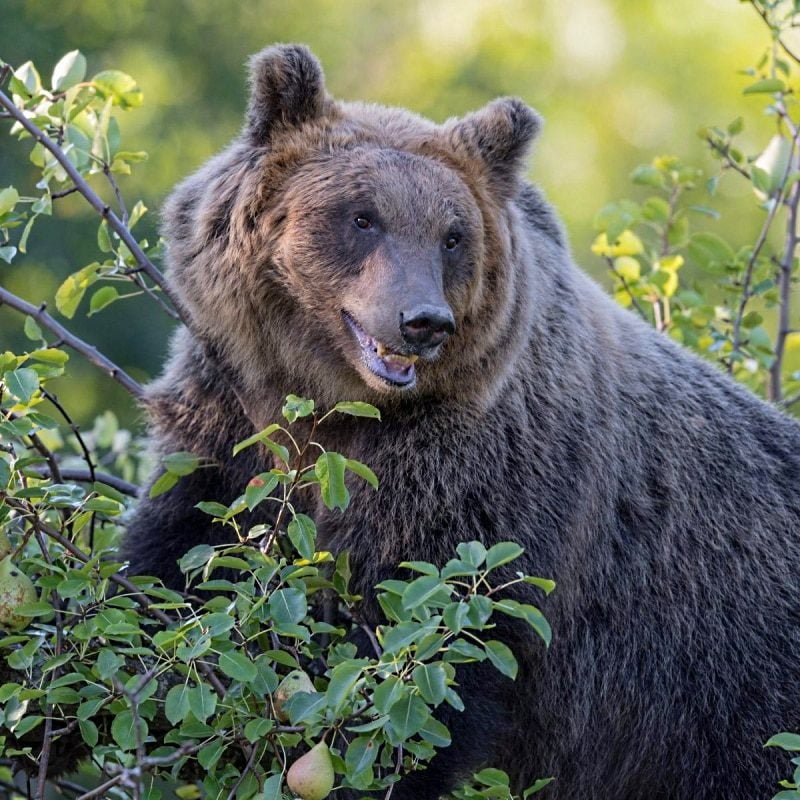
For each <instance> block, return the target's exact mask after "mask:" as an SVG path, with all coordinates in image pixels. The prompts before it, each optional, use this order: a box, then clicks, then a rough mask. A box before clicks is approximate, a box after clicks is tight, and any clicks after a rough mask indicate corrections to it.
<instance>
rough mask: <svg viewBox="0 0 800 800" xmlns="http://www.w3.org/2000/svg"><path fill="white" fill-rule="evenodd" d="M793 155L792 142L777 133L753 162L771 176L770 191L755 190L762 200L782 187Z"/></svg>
mask: <svg viewBox="0 0 800 800" xmlns="http://www.w3.org/2000/svg"><path fill="white" fill-rule="evenodd" d="M791 155H792V143H791V142H790V141H789V140H788V139H787V138H786V137H784V136H780V135H779V134H775V136H773V137H772V138H771V139H770V140H769V143H768V144H767V146H766V147H765V148H764V152H763V153H762V154H761V155H760V156H759V157H758V158H757V159H756V160H755V161H754V162H753V166H754V167H758V168H759V169H763V170H764V172H766V173H767V176H768V177H769V192H768V193H767V192H763V191H761V190H760V189H754V190H753V191H755V193H756V197H758V199H759V200H761V201H762V202H763V201H765V200H766V199H767V197H769V196H772V195H774V194H775V193H776V192H777V191H778V190H779V189H780V188H781V184H782V183H783V179H784V177H785V176H786V170H787V169H788V167H789V159H790V158H791Z"/></svg>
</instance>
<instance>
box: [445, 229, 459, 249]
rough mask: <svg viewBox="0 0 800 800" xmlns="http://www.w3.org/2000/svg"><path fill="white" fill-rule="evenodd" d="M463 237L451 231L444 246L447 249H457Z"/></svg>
mask: <svg viewBox="0 0 800 800" xmlns="http://www.w3.org/2000/svg"><path fill="white" fill-rule="evenodd" d="M460 241H461V239H460V238H459V237H458V236H456V234H455V233H451V234H450V235H449V236H448V237H447V238H446V239H445V240H444V246H445V249H446V250H455V249H456V247H458V243H459V242H460Z"/></svg>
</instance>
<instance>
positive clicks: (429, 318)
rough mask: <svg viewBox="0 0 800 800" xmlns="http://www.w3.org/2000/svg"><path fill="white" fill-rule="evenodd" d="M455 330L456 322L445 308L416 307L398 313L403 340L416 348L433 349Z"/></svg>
mask: <svg viewBox="0 0 800 800" xmlns="http://www.w3.org/2000/svg"><path fill="white" fill-rule="evenodd" d="M455 330H456V321H455V319H454V318H453V312H452V311H451V310H450V309H449V308H448V307H447V306H417V307H416V308H413V309H411V310H410V311H401V312H400V332H401V333H402V334H403V338H404V339H405V340H406V341H407V342H408V343H409V344H413V345H417V346H418V347H435V346H436V345H439V344H441V343H442V342H443V341H444V340H445V338H447V336H448V335H449V334H452V333H455Z"/></svg>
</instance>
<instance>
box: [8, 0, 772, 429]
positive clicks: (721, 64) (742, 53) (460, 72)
mask: <svg viewBox="0 0 800 800" xmlns="http://www.w3.org/2000/svg"><path fill="white" fill-rule="evenodd" d="M1 8H2V26H0V57H2V58H3V59H4V60H6V61H7V62H9V63H11V64H20V63H22V62H23V61H25V60H27V59H29V58H30V59H32V60H33V61H34V62H35V63H36V64H37V65H38V66H39V67H40V68H41V69H42V70H43V74H49V72H48V71H49V69H51V68H52V66H53V64H54V63H55V61H56V60H57V59H58V58H59V57H60V56H61V55H62V54H63V53H64V52H66V51H68V50H72V49H74V48H78V49H80V50H81V51H82V52H83V53H84V54H85V55H86V56H87V58H88V60H89V68H90V71H91V72H96V71H98V70H100V69H104V68H107V67H110V66H113V67H115V68H117V69H121V70H123V71H125V72H128V73H129V74H131V75H133V76H134V77H135V78H136V80H137V81H138V83H139V85H140V86H141V87H142V88H143V90H144V93H145V105H144V106H143V108H141V109H139V110H138V111H137V113H136V114H135V115H131V116H130V117H129V118H128V117H126V115H124V114H123V115H122V116H121V118H120V122H121V126H122V134H123V147H124V146H125V145H126V143H128V144H129V145H131V146H134V145H135V147H134V149H145V150H147V151H148V153H149V154H150V159H149V161H148V162H146V163H145V164H142V165H139V167H138V169H137V170H136V171H135V173H134V176H133V177H132V178H130V179H123V186H122V188H123V191H124V192H125V194H126V195H127V196H129V197H142V198H143V199H144V201H145V203H146V204H147V205H148V207H149V208H150V209H154V210H157V209H158V208H159V207H160V204H161V202H162V200H163V198H164V197H165V195H166V194H167V193H168V192H169V190H170V188H171V187H172V186H173V185H174V184H175V182H176V181H178V180H179V179H180V178H181V177H183V176H185V175H187V174H188V173H190V172H191V171H192V170H193V169H195V168H196V167H198V166H199V165H200V164H201V163H202V162H203V161H204V160H205V159H206V158H207V157H208V156H210V155H211V154H213V153H214V152H216V151H217V150H218V149H219V148H220V147H222V146H223V145H224V144H225V143H226V142H227V141H228V140H229V139H230V138H231V137H232V136H233V135H235V133H236V131H237V129H238V127H239V125H240V121H241V118H242V112H243V108H244V103H245V94H246V87H245V81H244V75H245V70H244V66H243V65H244V63H245V61H246V59H247V57H248V55H249V54H251V53H253V52H255V51H256V50H258V49H260V48H261V47H263V46H264V45H265V44H268V43H272V42H277V41H303V42H306V43H308V44H309V45H310V46H311V47H312V49H313V50H314V51H315V52H316V53H317V55H318V56H319V58H320V59H321V61H322V63H323V65H324V68H325V70H326V74H327V80H328V86H329V89H330V90H331V91H332V92H333V93H334V94H335V95H336V96H338V97H340V98H342V99H364V100H369V101H374V102H380V103H385V104H397V105H403V106H406V107H408V108H410V109H412V110H414V111H417V112H419V113H421V114H423V115H425V116H428V117H431V118H433V119H434V120H437V121H441V120H444V119H446V118H447V117H449V116H451V115H457V114H462V113H464V112H466V111H468V110H471V109H474V108H476V107H479V106H481V105H482V104H484V103H486V102H487V101H489V100H490V99H492V98H493V97H495V96H498V95H502V94H516V95H519V96H521V97H523V98H524V99H525V100H526V101H527V102H529V103H530V104H531V105H533V106H534V107H536V108H537V109H539V110H540V111H541V112H542V114H543V115H544V117H545V119H546V127H545V130H544V134H543V136H542V138H541V140H540V142H539V143H538V144H537V146H536V150H535V156H534V158H533V161H532V166H531V176H532V177H533V178H534V179H535V180H536V181H537V182H538V183H539V184H540V185H541V186H542V187H543V188H544V189H545V191H546V192H547V194H548V196H549V197H550V199H551V200H552V201H553V202H554V204H555V205H556V206H557V208H558V210H559V212H560V214H561V215H562V217H563V219H564V221H565V223H566V225H567V228H568V231H569V234H570V237H571V240H572V245H573V250H574V253H575V257H576V259H577V260H578V262H579V263H580V264H581V265H582V266H583V267H584V268H586V269H588V270H589V271H590V272H592V273H593V274H595V275H596V276H597V277H598V278H599V279H601V280H603V281H604V282H605V283H607V284H608V283H610V281H609V280H608V277H607V276H606V274H605V266H604V264H603V263H602V262H601V260H600V259H598V258H596V257H595V256H592V255H591V254H590V252H589V245H590V243H591V241H592V239H593V236H594V233H593V230H592V218H593V217H594V215H595V213H596V212H597V210H598V209H599V208H601V207H602V206H604V205H605V204H606V203H607V202H609V201H610V200H612V199H616V198H618V197H621V196H627V195H630V194H631V187H630V184H629V183H628V175H629V174H630V172H631V170H632V169H633V168H634V167H635V166H636V165H637V164H639V163H641V162H647V161H650V159H651V158H652V157H653V155H656V154H659V153H662V152H674V153H675V154H677V155H679V156H680V157H681V158H682V159H683V160H684V161H685V162H688V163H692V164H697V165H699V166H700V167H702V168H703V169H704V170H705V172H706V173H707V174H713V173H714V172H716V171H717V168H718V165H717V164H716V163H715V162H713V161H712V159H711V158H710V156H709V155H708V152H707V148H706V147H704V145H703V142H702V141H701V140H700V139H699V138H698V137H697V136H696V135H695V131H696V130H697V128H698V127H700V126H701V125H706V124H723V125H724V124H725V123H727V122H729V121H730V120H731V119H732V118H733V117H735V116H737V115H738V114H744V115H745V116H746V117H747V119H748V127H747V129H746V130H745V133H744V136H743V142H742V144H743V149H744V150H745V151H746V152H758V151H759V150H761V149H762V148H763V146H764V145H765V144H766V142H767V140H768V139H769V136H770V135H771V134H772V133H773V132H774V127H775V122H774V121H773V120H769V119H767V118H760V117H759V116H758V115H759V114H760V108H761V107H762V106H763V100H762V99H761V98H759V97H758V96H755V97H750V98H747V97H746V98H742V96H741V93H740V92H741V89H742V87H743V86H744V85H746V84H747V83H748V82H749V81H750V79H749V78H747V77H746V76H740V75H738V74H737V71H738V70H740V69H741V68H742V67H743V66H745V65H747V64H750V63H753V62H755V61H756V60H757V59H758V57H759V56H760V54H761V52H762V51H763V48H764V45H765V37H764V31H763V29H762V27H761V26H760V25H759V24H758V20H757V19H756V18H755V15H754V13H753V10H752V8H751V7H750V6H749V4H746V3H735V2H731V0H670V2H666V0H636V2H633V1H632V0H426V2H422V0H416V1H415V2H406V3H396V2H392V0H303V2H286V1H285V0H283V1H281V0H245V2H235V3H234V2H230V0H228V2H223V3H220V2H218V0H213V1H212V0H173V2H169V3H163V2H158V0H126V2H125V3H113V4H112V3H107V2H105V0H59V2H57V3H53V2H50V0H2V3H1ZM748 106H749V108H748ZM754 118H755V120H756V124H753V119H754ZM15 162H16V163H15ZM23 169H24V164H22V163H21V162H20V161H19V158H18V152H15V147H14V144H13V142H12V140H10V139H6V140H5V141H4V142H3V143H2V144H1V145H0V185H8V184H14V185H18V186H20V188H22V187H24V186H30V185H31V184H32V180H31V176H25V175H22V174H20V171H21V170H23ZM32 174H33V173H31V175H32ZM96 188H98V189H99V188H101V184H100V183H99V181H98V183H97V187H96ZM102 190H103V191H105V186H102ZM701 192H702V190H698V195H699V194H701ZM702 200H703V198H698V202H701V201H702ZM714 205H715V207H716V208H717V209H719V210H720V211H721V212H722V218H721V219H720V220H719V221H717V222H714V221H709V222H708V223H707V224H708V227H709V229H711V230H714V231H715V232H716V233H718V234H720V235H721V236H723V237H724V238H726V239H728V240H729V241H731V243H732V244H734V245H736V244H737V243H743V242H747V241H752V240H753V238H754V236H755V233H756V230H757V226H758V225H759V223H760V219H761V215H760V214H757V213H753V212H754V210H755V209H754V205H753V199H752V194H751V193H750V190H749V188H748V187H747V185H746V184H745V183H744V182H742V181H735V180H726V181H723V182H722V184H721V186H720V191H719V194H718V196H717V198H716V200H715V203H714ZM156 216H157V215H155V214H150V215H147V217H145V219H144V220H143V222H142V223H140V225H141V228H137V233H138V234H139V235H140V236H142V235H147V234H152V233H153V232H154V230H153V229H154V227H155V220H156ZM96 224H97V223H96V219H95V218H94V216H93V214H92V212H90V210H89V209H88V208H87V207H86V205H85V203H83V201H82V200H81V199H80V198H78V197H70V198H65V199H64V200H60V201H59V208H58V214H57V215H56V216H55V217H53V218H49V217H48V218H44V219H43V220H41V221H40V223H39V224H38V225H37V226H36V230H35V232H34V235H33V236H32V239H31V242H30V245H29V255H28V257H26V258H24V259H18V265H17V266H14V267H8V266H6V265H5V264H0V269H2V270H3V273H2V275H0V280H2V283H3V285H4V286H6V287H7V288H9V289H10V290H11V291H14V292H16V293H18V294H20V295H21V296H22V297H24V298H25V299H27V300H30V301H31V302H40V301H41V300H42V299H50V300H51V301H52V297H53V295H54V293H55V290H56V288H57V287H58V285H59V284H60V282H61V281H62V280H63V278H64V277H65V276H66V275H67V274H69V273H70V272H72V271H74V270H75V269H77V268H79V267H81V266H83V265H84V264H86V263H88V262H90V261H92V260H94V259H95V257H96V251H95V244H94V243H95V230H96ZM702 224H704V225H705V224H706V223H702ZM148 226H149V229H148ZM51 308H52V302H51ZM71 324H72V326H73V327H74V329H75V330H76V332H77V333H78V334H79V335H81V334H85V333H86V332H88V331H89V330H91V331H92V336H91V338H92V340H93V341H95V342H96V343H97V344H98V346H99V347H100V348H101V350H103V351H104V352H107V353H108V354H109V355H110V356H111V358H112V359H114V360H115V361H116V362H117V363H119V364H120V365H121V366H122V367H123V368H124V369H126V370H128V371H129V372H130V373H131V374H132V375H134V376H135V377H136V378H137V379H140V380H146V379H148V378H149V377H152V376H153V375H155V374H156V373H157V372H158V369H159V365H160V363H161V361H162V360H163V358H164V355H165V352H166V339H167V336H168V333H169V322H168V320H167V319H166V318H165V317H163V316H161V315H158V314H157V313H155V312H154V310H153V307H152V306H151V305H149V304H148V303H147V301H146V300H145V299H142V298H138V299H135V300H132V301H127V302H125V303H119V304H115V305H113V306H111V307H110V308H109V309H107V310H106V311H104V312H101V315H100V316H98V317H96V318H93V319H92V320H88V321H87V320H86V319H85V317H84V316H83V315H82V314H81V313H79V314H78V315H77V316H76V318H75V320H73V321H72V323H71ZM21 331H22V321H21V319H20V318H19V316H18V315H16V314H14V313H13V312H11V311H9V310H6V309H0V343H2V346H3V349H5V348H7V347H11V348H13V347H14V346H15V345H16V344H17V343H18V342H20V341H21V336H22V335H21ZM72 374H73V375H74V376H75V377H79V378H80V380H71V381H63V382H61V383H62V385H60V386H58V385H56V386H55V387H54V388H55V389H56V390H57V391H58V393H59V395H60V396H61V397H62V400H63V401H64V402H65V403H66V404H67V405H68V406H69V407H70V408H71V409H72V410H73V412H74V413H75V415H76V418H77V419H78V421H81V422H86V421H88V420H90V419H91V418H93V416H94V415H95V414H97V413H100V412H102V411H103V410H105V409H106V408H108V407H109V406H110V407H111V408H113V409H114V411H115V412H116V413H117V414H118V415H119V416H120V418H121V421H122V422H123V423H125V424H131V423H133V422H134V420H135V417H136V411H135V409H132V408H131V404H130V402H129V399H128V398H127V396H125V395H124V393H123V392H122V390H121V389H119V387H117V386H116V385H115V384H114V383H113V382H112V381H110V380H108V379H106V378H105V377H104V376H102V375H100V374H98V373H97V371H96V370H95V369H94V368H93V367H91V366H89V365H87V364H84V363H82V362H81V359H77V358H76V359H74V360H73V365H72Z"/></svg>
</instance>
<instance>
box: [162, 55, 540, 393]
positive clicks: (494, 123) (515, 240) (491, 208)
mask: <svg viewBox="0 0 800 800" xmlns="http://www.w3.org/2000/svg"><path fill="white" fill-rule="evenodd" d="M251 87H252V88H251V97H250V103H249V108H248V112H247V118H246V123H245V127H244V130H243V132H242V135H241V137H240V138H239V139H238V140H236V142H234V144H233V145H232V146H231V147H230V148H229V149H228V150H226V151H225V152H223V153H222V154H221V155H219V156H217V157H216V158H215V159H212V160H211V161H210V162H209V163H208V164H207V165H206V166H205V167H204V168H203V169H202V170H201V171H200V172H198V173H197V174H196V175H195V176H193V177H192V178H190V179H189V180H187V181H186V182H185V183H184V184H183V185H182V186H181V187H179V188H178V190H176V192H175V194H174V195H173V197H172V199H171V201H170V204H169V205H168V207H167V211H166V214H165V217H166V235H167V238H168V241H169V247H170V259H171V264H172V273H171V275H172V282H173V284H174V285H175V287H176V289H177V291H178V293H179V295H180V296H181V299H182V301H183V303H184V305H185V307H186V309H187V310H188V313H189V315H190V316H191V318H192V323H193V325H192V327H193V329H195V331H196V332H197V333H198V334H199V335H200V338H201V339H203V340H205V341H206V342H208V343H210V344H211V345H212V347H213V349H214V351H215V352H216V353H217V354H218V356H219V357H220V358H222V359H224V360H225V362H226V365H227V366H229V367H230V368H231V370H232V371H233V372H234V373H235V374H236V375H237V376H238V377H237V380H239V381H240V383H241V388H242V390H243V391H245V392H258V391H259V386H260V385H261V386H263V385H266V383H267V382H269V383H270V384H271V385H272V386H275V385H276V382H277V385H279V386H281V387H282V388H283V389H284V390H285V391H287V392H289V391H292V392H296V393H306V394H308V395H309V396H313V397H315V398H317V399H318V400H324V401H328V402H331V401H334V402H335V401H338V400H341V399H366V400H371V401H373V402H375V401H382V402H387V401H388V402H391V401H392V400H393V399H397V400H400V401H401V402H405V401H406V400H412V401H413V400H414V399H416V398H419V397H420V396H430V395H437V394H438V395H446V394H464V393H467V394H468V393H469V392H470V391H472V390H473V389H475V388H477V386H478V385H479V384H480V383H481V380H482V377H483V375H484V373H486V372H487V371H488V370H490V369H492V364H493V362H494V361H498V360H502V359H506V358H507V357H508V351H509V349H513V346H514V343H515V340H516V339H517V338H519V336H518V330H517V329H519V328H520V325H521V318H522V317H524V316H525V314H526V313H527V311H526V309H525V304H526V299H527V293H528V291H529V286H528V284H529V283H530V281H528V279H527V277H526V275H525V274H523V273H524V270H522V269H514V268H512V266H511V265H513V264H515V263H516V264H519V263H522V262H524V261H525V256H526V248H527V247H528V246H529V244H528V243H527V241H526V239H525V237H524V236H521V235H520V216H521V212H520V210H519V208H518V206H517V205H516V202H515V201H516V199H517V198H518V196H519V194H520V191H521V189H522V186H523V182H522V179H521V177H520V173H521V171H522V167H523V164H524V160H525V156H526V153H527V150H528V147H529V144H530V143H531V141H532V139H533V138H534V136H535V134H536V132H537V130H538V127H539V121H538V117H537V116H536V114H535V113H534V112H533V111H532V110H531V109H530V108H528V106H526V105H525V104H524V103H522V102H521V101H519V100H515V99H500V100H496V101H494V102H492V103H490V104H489V105H488V106H486V107H485V108H483V109H482V110H480V111H478V112H475V113H472V114H470V115H468V116H466V117H464V118H462V119H457V120H451V121H449V122H447V123H445V124H444V125H435V124H433V123H431V122H429V121H427V120H424V119H422V118H420V117H418V116H415V115H413V114H411V113H409V112H407V111H403V110H400V109H389V108H383V107H379V106H371V105H366V104H358V103H341V102H337V101H334V100H333V99H332V98H331V97H330V96H329V95H328V94H327V93H326V90H325V85H324V79H323V74H322V70H321V68H320V66H319V64H318V62H317V60H316V59H315V58H314V56H313V55H312V54H311V53H310V52H309V51H308V50H307V49H306V48H305V47H302V46H297V45H282V46H275V47H271V48H268V49H266V50H264V51H263V52H261V53H259V54H258V55H256V56H255V57H254V58H253V59H252V61H251ZM515 330H516V331H517V332H516V333H515V332H514V331H515ZM401 398H402V400H401Z"/></svg>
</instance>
